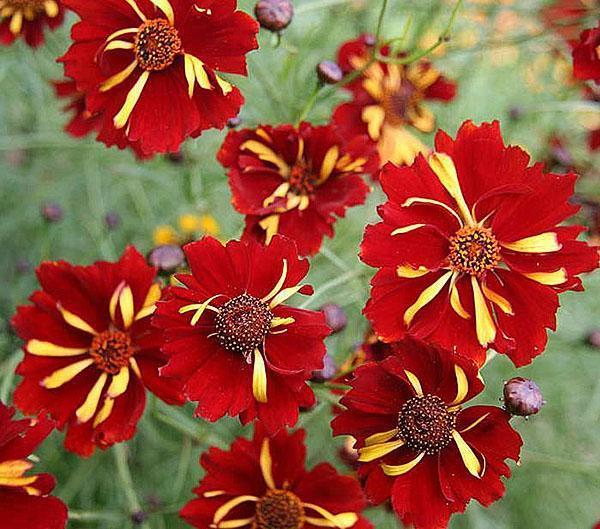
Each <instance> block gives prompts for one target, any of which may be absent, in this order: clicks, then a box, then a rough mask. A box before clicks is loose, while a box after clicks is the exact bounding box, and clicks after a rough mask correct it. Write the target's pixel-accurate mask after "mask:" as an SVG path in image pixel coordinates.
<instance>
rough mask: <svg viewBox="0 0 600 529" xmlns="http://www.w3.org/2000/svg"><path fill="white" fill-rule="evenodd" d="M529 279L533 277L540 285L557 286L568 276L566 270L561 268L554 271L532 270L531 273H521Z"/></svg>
mask: <svg viewBox="0 0 600 529" xmlns="http://www.w3.org/2000/svg"><path fill="white" fill-rule="evenodd" d="M523 275H524V276H525V277H528V278H529V279H533V280H534V281H537V282H538V283H541V284H542V285H548V286H558V285H562V284H563V283H564V282H565V281H566V280H567V279H568V278H569V276H568V274H567V270H566V269H565V268H561V269H560V270H557V271H556V272H533V273H531V274H523Z"/></svg>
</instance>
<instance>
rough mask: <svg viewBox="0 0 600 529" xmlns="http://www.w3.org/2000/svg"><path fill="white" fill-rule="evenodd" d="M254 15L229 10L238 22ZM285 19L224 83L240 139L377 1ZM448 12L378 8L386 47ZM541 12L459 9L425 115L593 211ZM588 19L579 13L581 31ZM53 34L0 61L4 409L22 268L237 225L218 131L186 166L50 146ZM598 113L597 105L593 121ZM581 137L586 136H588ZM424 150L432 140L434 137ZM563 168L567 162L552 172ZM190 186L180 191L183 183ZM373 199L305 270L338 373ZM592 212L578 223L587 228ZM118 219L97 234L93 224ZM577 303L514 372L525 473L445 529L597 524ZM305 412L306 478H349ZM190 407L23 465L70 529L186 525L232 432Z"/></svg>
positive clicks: (435, 4) (328, 102) (593, 388)
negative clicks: (565, 184)
mask: <svg viewBox="0 0 600 529" xmlns="http://www.w3.org/2000/svg"><path fill="white" fill-rule="evenodd" d="M253 3H254V2H253V1H252V0H245V1H242V2H240V5H241V8H243V9H245V10H247V11H249V12H251V10H252V6H253ZM295 5H296V7H297V13H296V17H295V20H294V22H293V24H292V26H291V27H290V28H289V29H288V30H287V31H286V32H285V34H284V37H283V40H282V42H281V44H280V45H279V46H278V47H276V46H275V39H274V38H272V35H270V34H268V33H261V36H260V43H261V49H260V50H259V51H257V52H254V53H252V54H251V55H250V58H249V63H250V75H249V77H248V78H247V79H237V78H236V79H234V82H235V83H236V84H237V85H238V86H240V87H241V88H242V90H243V92H244V94H245V96H246V99H247V104H246V106H245V108H244V110H243V111H242V114H241V118H242V122H243V125H248V126H254V125H256V124H258V123H271V124H277V123H283V122H294V121H295V120H296V118H297V117H298V116H299V115H300V113H301V111H302V108H303V107H304V105H305V103H306V101H307V99H308V98H309V96H310V94H311V92H312V90H313V88H314V86H315V82H316V81H315V75H314V67H315V65H316V63H317V62H318V61H320V60H322V59H332V58H334V56H335V53H336V50H337V48H338V46H339V45H340V44H341V43H342V42H343V41H345V40H347V39H350V38H354V37H356V36H357V35H358V34H360V33H361V32H368V31H373V30H374V28H375V25H376V18H377V14H378V11H379V7H380V2H379V1H378V0H296V2H295ZM453 5H454V2H452V1H448V2H444V1H436V0H419V1H418V2H417V1H408V0H404V1H398V0H397V1H393V0H391V1H390V7H389V10H388V12H387V16H386V17H385V27H384V35H385V37H386V38H392V37H395V36H398V35H399V34H400V31H401V29H402V28H403V27H404V24H405V23H406V21H407V19H408V18H409V17H410V18H412V25H411V29H410V33H409V39H408V41H407V47H408V48H410V49H413V48H415V47H419V46H421V47H427V46H428V45H430V44H431V43H432V42H435V39H436V38H437V35H439V34H440V33H441V32H442V31H443V29H444V27H445V25H446V23H447V21H448V18H449V16H450V12H451V9H452V7H453ZM544 5H547V2H543V1H535V0H528V1H527V2H522V1H518V0H514V1H506V0H505V1H499V0H488V1H482V0H479V1H473V0H471V1H468V0H467V1H465V2H464V3H463V7H462V8H461V10H460V12H459V15H458V18H457V20H456V23H455V25H454V28H453V29H452V32H451V40H450V42H448V43H447V44H445V45H444V46H443V47H442V48H441V49H438V50H437V51H436V53H435V54H434V56H433V60H434V61H435V63H436V64H437V66H438V67H439V69H441V70H442V71H443V72H444V73H445V74H446V75H447V76H448V77H450V78H452V79H454V80H456V81H457V82H458V97H457V99H456V100H455V101H454V102H453V103H451V104H449V105H433V108H434V110H435V112H436V114H437V115H438V124H439V126H440V128H443V129H445V130H446V131H448V132H449V133H451V134H454V133H455V132H456V129H457V128H458V126H459V125H460V123H462V121H464V120H465V119H473V120H474V121H476V122H479V121H484V120H492V119H499V120H501V123H502V128H503V133H504V136H505V139H506V140H507V141H508V142H510V143H518V144H520V145H522V146H523V147H524V148H526V149H527V150H528V151H529V152H531V153H532V156H533V158H534V159H536V160H543V161H547V162H549V163H550V164H551V165H556V163H557V160H556V158H557V157H558V158H561V156H560V155H561V154H563V155H564V153H565V152H567V154H570V156H571V157H572V158H573V164H574V165H576V166H577V167H578V168H579V170H580V172H581V174H582V178H581V181H580V193H581V194H582V196H585V197H586V200H588V201H594V200H596V199H599V198H600V180H599V176H598V174H599V173H598V170H597V167H598V166H597V162H598V161H599V158H598V156H595V157H594V156H593V155H592V154H590V153H589V152H588V151H587V148H586V137H587V128H589V127H594V126H598V127H600V110H599V109H598V106H600V105H598V104H597V103H596V104H594V103H591V102H585V101H583V99H582V86H581V85H576V84H572V83H571V82H570V81H569V79H570V75H569V72H570V61H569V59H568V55H567V53H568V50H567V48H566V44H565V43H564V42H563V41H562V40H561V39H560V38H559V37H558V36H557V35H556V34H555V33H553V32H552V31H550V30H548V29H547V28H545V27H544V26H543V25H542V23H541V22H540V20H539V17H538V11H539V9H541V8H542V7H544ZM598 16H599V14H598V12H596V13H593V12H592V11H590V18H589V19H588V20H587V22H584V24H586V25H587V26H586V27H591V26H592V25H593V24H594V23H595V22H594V18H595V19H597V18H598ZM74 18H75V17H73V16H70V17H68V21H67V24H65V26H64V27H63V28H61V29H59V30H58V31H57V32H56V33H54V34H51V35H49V36H48V39H47V43H46V45H45V46H44V47H42V48H41V49H39V50H37V51H34V50H31V49H30V48H28V47H26V46H24V45H23V44H22V43H20V42H19V43H16V44H15V45H13V46H11V47H10V48H7V47H3V48H1V49H0V197H1V200H0V270H1V273H0V396H1V397H2V398H3V399H4V400H5V401H7V400H8V401H10V400H11V399H10V393H11V389H12V387H13V386H14V384H15V382H16V381H15V380H14V379H13V376H12V373H13V370H14V367H15V365H16V363H17V362H18V361H19V359H20V356H21V354H22V353H20V351H19V346H20V344H19V342H18V340H17V339H16V338H15V336H14V335H13V334H12V333H11V331H10V329H9V325H8V320H9V319H10V317H11V314H12V313H13V311H14V308H15V306H16V305H17V304H20V303H24V302H25V301H26V298H27V296H28V295H29V293H30V292H31V291H32V290H33V289H34V288H35V287H36V280H35V276H34V273H33V270H32V267H35V266H36V265H37V263H39V262H40V261H41V260H43V259H66V260H69V261H72V262H75V263H82V264H83V263H90V262H93V261H94V260H97V259H114V258H116V257H117V256H118V255H119V254H120V252H121V251H122V250H123V248H124V247H125V245H127V244H128V243H134V244H135V245H137V246H138V248H139V249H140V250H141V251H142V252H147V251H149V250H150V249H151V248H152V246H153V231H154V229H155V227H156V226H158V225H162V224H171V225H176V223H177V219H178V217H179V215H181V214H186V213H195V214H200V215H203V214H208V215H213V216H214V217H216V219H217V221H218V223H219V225H220V230H221V231H220V236H221V237H222V238H223V239H228V238H235V237H238V236H239V234H240V233H241V228H242V218H241V216H240V215H238V214H237V213H236V212H235V211H233V209H232V207H231V206H230V201H229V199H230V195H229V190H228V187H227V181H226V177H225V174H224V172H223V170H222V168H221V167H220V166H219V165H218V164H217V162H216V161H215V152H216V150H217V149H218V146H219V145H220V142H221V141H222V139H223V137H224V132H214V131H212V132H209V133H206V134H204V135H203V136H202V137H201V138H199V139H198V140H193V141H188V142H187V143H186V144H185V145H184V149H183V162H179V163H174V162H173V161H172V160H170V159H169V158H166V157H157V158H156V159H155V160H152V161H150V162H146V163H140V162H137V161H136V160H135V159H134V157H133V156H132V155H131V154H130V153H128V152H120V151H117V150H114V149H110V150H107V149H106V148H105V147H104V146H103V145H102V144H99V143H96V142H95V141H94V140H93V139H91V138H90V139H86V140H80V141H78V140H74V139H71V138H69V137H68V136H67V135H66V134H64V133H63V132H62V128H63V125H64V123H65V122H66V116H65V115H64V114H63V113H62V112H61V108H62V106H63V104H64V102H61V101H57V100H56V99H55V98H54V96H53V92H52V90H51V88H50V86H49V81H50V80H54V79H60V78H61V72H62V67H61V66H59V65H58V64H56V63H55V59H56V58H57V57H58V56H60V55H62V54H63V53H64V51H65V50H66V49H67V47H68V43H69V38H68V34H69V29H68V28H69V26H70V24H71V23H72V22H73V20H74ZM328 94H329V95H328V96H327V97H326V98H324V99H322V100H320V101H319V103H318V104H317V106H316V107H315V108H314V109H313V111H312V112H311V113H310V116H309V118H310V120H311V121H314V122H316V123H324V122H326V121H327V120H328V118H329V115H330V112H331V109H332V108H333V106H334V105H335V104H337V103H338V102H340V101H342V100H343V99H344V98H345V97H346V96H345V95H344V93H342V92H340V93H332V92H331V91H330V92H328ZM594 105H596V106H594ZM586 127H587V128H586ZM553 135H558V136H560V137H561V138H563V140H564V149H563V150H562V151H560V152H557V150H556V148H555V149H554V150H553V149H552V148H551V146H550V138H551V137H552V136H553ZM423 140H424V141H425V142H426V143H428V144H430V145H431V143H432V137H431V136H424V137H423ZM563 163H564V160H563ZM188 177H189V179H191V183H192V189H191V193H190V192H189V191H186V184H185V182H186V181H189V180H188ZM382 200H383V196H382V193H381V192H380V191H379V190H378V189H374V190H373V193H372V194H371V196H370V198H369V200H368V202H367V204H366V205H365V206H364V207H359V208H355V209H353V210H352V211H351V213H350V215H349V216H348V218H347V219H345V220H342V221H340V222H338V224H337V225H336V231H337V236H336V238H335V239H334V240H333V241H327V242H326V243H325V246H324V248H325V250H324V253H323V254H321V255H318V256H317V257H315V258H314V259H313V260H312V272H311V278H310V279H311V282H312V284H314V285H315V286H316V290H317V294H316V296H314V297H313V298H312V300H310V301H309V302H308V306H309V307H311V308H318V307H319V306H320V305H321V304H322V303H325V302H336V303H339V304H340V305H342V306H343V307H344V308H345V310H346V311H347V312H348V314H349V317H350V325H349V326H348V327H347V329H346V330H345V331H344V332H343V333H341V334H339V335H336V336H334V337H332V338H331V339H330V340H329V343H328V347H329V351H330V353H331V354H332V355H334V356H335V358H336V359H337V360H338V361H339V362H341V361H343V360H344V359H346V358H347V357H348V355H349V354H350V353H351V351H352V348H353V346H354V344H356V343H357V342H360V341H361V338H362V335H363V333H364V331H365V329H366V323H365V321H364V320H363V319H362V317H361V315H360V311H361V309H362V307H363V305H364V302H365V300H366V298H367V296H368V278H369V276H370V274H371V271H370V270H369V269H367V268H365V267H364V266H363V265H361V264H360V263H359V261H358V258H357V257H356V253H357V248H358V244H359V242H360V239H361V235H362V231H363V228H364V225H365V224H366V223H367V222H371V221H373V220H375V218H376V215H375V205H376V204H378V203H380V202H381V201H382ZM45 202H56V203H58V204H60V205H62V207H63V208H64V212H65V217H64V220H63V221H61V222H59V223H55V224H47V223H45V222H44V221H43V219H42V217H41V216H40V206H41V204H42V203H45ZM590 211H592V212H593V211H597V210H594V208H593V207H592V208H591V209H590V208H587V209H585V210H584V211H583V212H582V214H581V216H580V219H579V220H580V221H582V222H588V223H589V222H591V221H590V215H589V213H590ZM109 212H114V213H117V214H118V216H119V217H120V221H121V222H120V225H119V226H118V227H116V228H115V229H112V230H111V229H108V228H107V226H106V223H105V221H104V217H105V215H106V214H107V213H109ZM585 283H586V287H587V291H586V292H585V293H584V294H567V295H565V296H563V297H562V308H561V311H560V319H559V332H558V333H556V334H554V335H552V336H551V339H550V344H549V346H548V350H547V351H546V353H545V354H544V355H543V356H542V357H540V358H538V359H537V360H536V361H535V362H534V363H533V365H532V366H530V367H527V368H524V369H522V370H520V372H519V374H521V375H523V376H528V377H532V378H534V379H535V380H536V381H537V382H538V383H539V385H540V386H541V388H542V390H543V392H544V396H545V398H546V399H547V401H548V404H547V405H546V407H545V408H544V410H543V412H542V413H541V414H540V415H539V416H536V417H535V418H533V419H531V420H529V421H525V420H522V419H515V420H514V425H515V427H516V428H517V429H518V430H519V431H520V433H521V434H522V436H523V437H524V440H525V447H524V450H523V453H522V461H521V464H520V465H519V466H516V467H515V468H514V477H513V478H512V479H511V480H510V481H509V483H508V492H507V494H506V496H505V498H504V499H503V500H501V501H500V502H498V503H496V504H495V505H493V506H492V507H491V508H488V509H484V508H481V507H480V506H479V505H476V504H474V505H471V506H470V507H469V509H468V511H467V514H466V515H463V516H456V517H455V518H454V519H453V521H452V522H451V527H452V528H455V529H459V528H460V529H467V528H469V529H488V528H494V529H508V528H511V529H525V528H561V529H587V528H591V527H592V525H593V523H595V522H596V521H598V520H600V376H599V373H600V349H598V348H593V347H591V346H589V345H587V344H586V336H587V335H588V334H589V333H590V332H591V331H592V330H593V329H595V328H600V303H599V302H598V299H599V296H600V276H598V275H596V276H593V277H588V278H587V279H586V281H585ZM515 373H516V370H515V369H514V368H513V367H512V365H511V364H510V363H509V362H508V361H506V360H505V359H504V358H497V359H496V360H495V361H494V362H493V363H492V364H491V365H489V366H488V367H486V368H485V370H484V373H483V376H484V378H485V380H486V382H487V390H486V392H485V393H484V395H482V396H481V397H479V401H480V402H486V403H489V404H494V403H496V402H497V401H498V398H499V396H500V394H501V391H502V381H503V380H505V379H507V378H510V377H511V376H514V375H515ZM315 390H316V391H317V395H318V397H319V401H320V404H319V405H318V406H317V408H316V409H315V410H313V411H311V412H309V413H305V414H303V416H302V418H301V425H302V426H303V427H305V428H307V430H308V432H309V440H310V444H309V463H310V464H311V465H313V464H315V463H317V462H318V461H319V460H322V459H328V460H329V461H331V462H332V463H333V464H335V465H336V466H338V467H339V468H340V469H341V470H342V471H344V472H350V471H351V470H350V469H349V468H348V467H346V466H345V464H344V463H343V462H342V461H341V459H340V458H339V457H338V449H339V447H340V446H341V444H342V441H341V440H333V439H332V438H331V433H330V429H329V420H330V409H331V405H330V401H329V399H330V397H329V395H328V393H327V392H326V391H324V390H323V389H321V388H319V387H316V388H315ZM192 409H193V408H192V407H186V408H184V409H169V408H168V407H167V406H165V405H164V404H162V403H160V402H158V401H156V400H155V399H153V398H152V397H150V400H149V405H148V409H147V412H146V415H145V417H144V419H143V420H142V422H141V423H140V426H139V432H138V435H137V436H136V437H135V439H134V440H133V441H131V442H130V443H128V444H127V446H126V449H125V451H123V450H121V451H119V450H117V451H115V450H109V451H107V452H106V453H98V454H96V455H95V456H94V457H92V458H90V459H88V460H83V459H79V458H77V457H75V456H73V455H70V454H67V453H65V452H64V451H63V450H62V447H61V443H62V436H61V434H60V433H54V434H53V435H52V437H51V438H50V439H49V440H48V441H47V442H46V443H45V445H44V446H43V447H42V448H41V449H40V450H39V451H38V455H39V456H40V458H41V462H40V464H39V465H38V467H37V469H38V470H44V471H49V472H52V473H53V474H55V475H56V476H57V478H58V480H59V484H58V487H57V489H56V493H57V494H58V495H59V496H60V497H62V499H63V500H65V501H66V502H67V503H68V504H69V506H70V508H71V509H72V515H73V520H72V521H71V522H70V525H69V527H72V528H82V529H83V528H91V529H93V528H98V529H116V528H119V529H124V528H128V527H132V526H133V522H132V521H131V518H130V513H131V510H132V509H134V508H136V504H139V507H140V508H141V509H143V510H145V511H148V512H149V513H150V514H149V516H148V518H147V521H146V522H145V525H144V526H143V527H145V528H146V529H150V528H152V529H167V528H168V529H175V528H183V527H185V524H184V523H183V522H182V521H180V520H179V519H178V517H177V514H176V513H177V511H178V509H179V508H180V507H181V506H182V505H183V504H184V503H185V502H187V501H188V500H189V499H190V498H191V488H192V487H193V486H194V485H195V484H196V483H197V481H198V479H199V478H200V477H201V470H200V468H199V466H198V464H197V461H198V457H199V455H200V453H201V452H203V451H204V450H205V449H206V448H207V446H209V445H210V444H216V445H219V446H221V447H226V446H227V445H228V444H229V443H230V442H231V440H232V439H234V437H235V436H237V435H239V434H240V433H241V432H242V431H243V430H242V429H240V427H239V424H238V422H237V421H236V420H233V419H224V420H222V421H220V422H219V423H218V424H216V425H211V424H207V423H203V422H201V421H198V420H195V419H192ZM124 456H127V457H128V463H129V466H130V469H131V473H132V476H133V490H134V491H135V497H134V496H132V494H131V493H130V492H129V493H127V492H126V491H127V487H126V486H124V483H123V479H121V478H122V477H124V478H125V481H126V476H120V475H119V474H118V473H115V468H121V469H123V468H124V466H123V464H122V463H123V457H124ZM369 516H370V517H371V518H372V519H373V520H374V521H375V522H376V527H378V528H382V529H388V528H389V529H393V528H395V527H398V525H397V522H396V521H395V518H394V517H393V516H392V515H391V514H390V513H388V512H387V511H386V510H385V509H383V508H382V509H373V510H371V511H369Z"/></svg>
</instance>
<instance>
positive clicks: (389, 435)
mask: <svg viewBox="0 0 600 529" xmlns="http://www.w3.org/2000/svg"><path fill="white" fill-rule="evenodd" d="M399 431H400V430H399V429H398V428H394V429H393V430H388V431H387V432H381V433H376V434H373V435H370V436H369V437H367V438H366V439H365V446H371V445H376V444H380V443H385V442H386V441H389V440H390V439H393V438H394V437H396V436H397V435H398V432H399Z"/></svg>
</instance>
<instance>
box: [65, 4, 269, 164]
mask: <svg viewBox="0 0 600 529" xmlns="http://www.w3.org/2000/svg"><path fill="white" fill-rule="evenodd" d="M64 4H65V5H66V6H67V7H68V8H70V9H72V10H73V11H75V12H76V13H77V14H79V15H80V17H81V22H79V23H78V24H76V25H75V26H74V28H73V33H72V35H73V39H74V43H73V45H72V46H71V48H70V49H69V51H68V52H67V53H66V54H65V56H64V57H62V58H61V59H60V61H61V62H63V63H64V64H65V73H66V75H67V76H68V77H71V78H73V79H74V80H75V81H76V83H77V88H78V89H79V90H80V91H82V92H84V93H85V94H86V97H87V108H88V110H89V111H90V112H91V113H92V114H95V113H101V114H102V123H101V129H100V134H99V136H98V139H99V140H100V141H102V142H104V143H106V144H107V145H118V146H119V147H120V148H123V147H125V146H126V145H127V142H133V143H139V145H140V148H141V150H142V152H143V153H145V154H153V153H157V152H177V151H178V150H179V146H180V145H181V143H182V142H183V140H184V139H185V138H186V137H188V136H192V137H197V136H199V135H200V134H201V133H202V131H204V130H206V129H209V128H212V127H216V128H223V127H224V126H225V124H226V122H227V120H228V119H229V118H231V117H234V116H235V115H237V113H238V112H239V109H240V106H241V104H242V103H243V97H242V95H241V94H240V92H239V90H238V89H237V88H235V87H233V86H232V85H231V84H230V83H228V82H227V81H225V80H224V79H222V78H221V77H220V75H219V74H218V73H217V72H226V73H234V74H240V75H245V74H246V59H245V55H246V53H248V52H249V51H250V50H252V49H255V48H256V47H257V43H256V33H257V32H258V24H257V23H256V21H255V20H254V19H252V17H250V16H249V15H247V14H245V13H242V12H240V11H236V5H237V1H236V0H219V1H217V0H105V1H103V2H101V3H96V2H89V0H65V1H64Z"/></svg>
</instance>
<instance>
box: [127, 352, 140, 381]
mask: <svg viewBox="0 0 600 529" xmlns="http://www.w3.org/2000/svg"><path fill="white" fill-rule="evenodd" d="M129 365H130V366H131V369H132V370H133V372H134V373H135V374H136V376H137V377H138V378H139V379H141V378H142V372H141V371H140V366H139V365H138V363H137V360H136V359H135V358H133V356H132V357H131V358H130V359H129Z"/></svg>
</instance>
